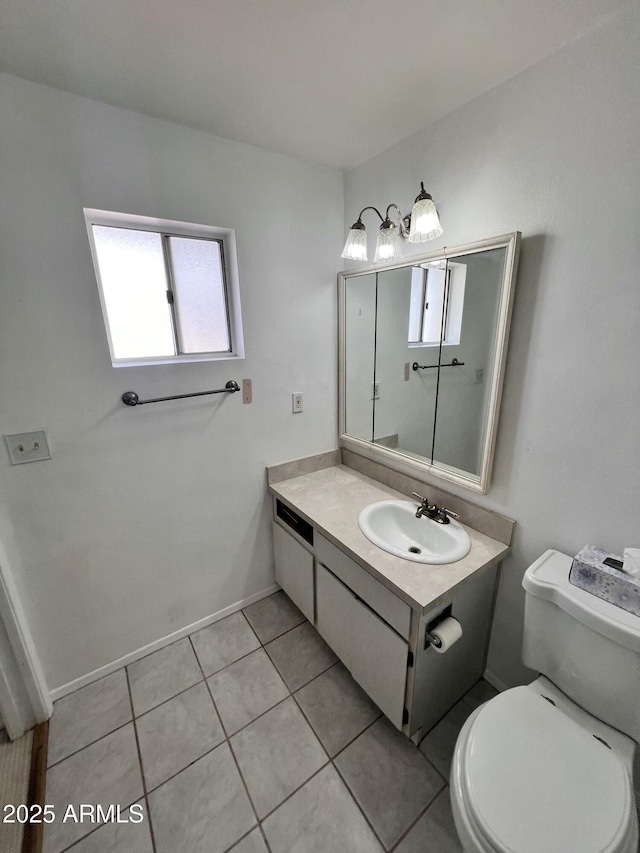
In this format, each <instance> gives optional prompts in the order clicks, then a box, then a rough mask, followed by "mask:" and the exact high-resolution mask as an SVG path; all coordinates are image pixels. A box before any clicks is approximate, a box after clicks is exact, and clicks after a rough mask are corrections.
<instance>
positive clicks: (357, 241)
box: [340, 228, 367, 261]
mask: <svg viewBox="0 0 640 853" xmlns="http://www.w3.org/2000/svg"><path fill="white" fill-rule="evenodd" d="M340 257H341V258H346V259H347V260H348V261H366V260H367V232H366V231H365V230H364V228H352V229H351V230H350V231H349V233H348V235H347V242H346V243H345V244H344V249H343V250H342V254H341V255H340Z"/></svg>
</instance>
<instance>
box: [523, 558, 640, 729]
mask: <svg viewBox="0 0 640 853" xmlns="http://www.w3.org/2000/svg"><path fill="white" fill-rule="evenodd" d="M570 569H571V557H567V556H566V554H561V553H560V552H559V551H547V552H546V553H545V554H543V555H542V556H541V557H540V558H539V559H538V560H536V562H535V563H534V564H533V565H532V566H530V567H529V568H528V569H527V571H526V572H525V575H524V578H523V580H522V585H523V587H524V589H525V593H526V596H525V617H524V639H523V647H522V659H523V661H524V663H525V664H526V666H528V667H530V668H531V669H534V670H537V671H538V672H540V673H542V674H543V675H546V677H547V678H548V679H550V680H551V681H552V682H553V683H554V684H555V685H556V686H557V687H559V688H560V690H562V691H563V692H564V693H566V694H567V696H569V698H571V699H572V700H573V701H574V702H576V704H578V705H580V707H582V708H584V710H585V711H588V712H589V713H590V714H592V715H593V716H594V717H598V719H600V720H602V721H603V722H605V723H608V724H609V725H610V726H613V727H614V728H616V729H619V730H620V731H621V732H624V733H625V734H627V735H628V736H629V737H631V738H633V740H634V741H636V743H637V742H640V618H638V617H637V616H634V615H633V614H632V613H628V612H627V611H626V610H622V609H621V608H620V607H616V606H615V605H613V604H610V603H609V602H607V601H603V600H602V599H601V598H597V597H596V596H595V595H591V594H590V593H588V592H585V591H584V590H582V589H578V588H577V587H575V586H573V585H572V584H570V583H569V570H570Z"/></svg>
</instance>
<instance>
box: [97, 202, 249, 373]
mask: <svg viewBox="0 0 640 853" xmlns="http://www.w3.org/2000/svg"><path fill="white" fill-rule="evenodd" d="M84 213H85V219H86V222H87V231H88V233H89V242H90V244H91V254H92V257H93V265H94V267H95V272H96V279H97V282H98V290H99V292H100V301H101V303H102V312H103V315H104V322H105V326H106V330H107V338H108V340H109V348H110V351H111V361H112V364H113V366H114V367H126V366H131V365H136V364H168V363H173V362H181V361H186V362H189V361H214V360H219V359H229V358H244V342H243V336H242V318H241V314H240V294H239V288H238V275H237V262H236V253H235V235H234V232H233V231H232V230H231V229H229V228H214V227H211V226H206V225H192V224H190V223H186V222H172V221H169V220H161V219H149V218H147V217H143V216H127V215H125V214H120V213H110V212H108V211H104V210H87V209H85V212H84Z"/></svg>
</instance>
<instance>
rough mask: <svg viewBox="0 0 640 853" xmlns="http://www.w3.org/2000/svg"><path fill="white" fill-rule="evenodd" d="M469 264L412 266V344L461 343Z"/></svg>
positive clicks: (434, 345) (410, 318)
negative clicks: (467, 266) (467, 265)
mask: <svg viewBox="0 0 640 853" xmlns="http://www.w3.org/2000/svg"><path fill="white" fill-rule="evenodd" d="M466 274H467V268H466V266H465V265H464V264H452V263H449V264H447V265H446V267H442V268H441V265H440V264H439V263H438V264H424V265H423V266H419V267H413V269H412V270H411V296H410V302H409V335H408V340H409V346H414V347H436V346H440V344H441V343H442V345H443V346H447V345H449V346H453V345H457V344H459V343H460V333H461V331H462V309H463V307H464V287H465V279H466Z"/></svg>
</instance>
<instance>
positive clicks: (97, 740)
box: [47, 700, 133, 773]
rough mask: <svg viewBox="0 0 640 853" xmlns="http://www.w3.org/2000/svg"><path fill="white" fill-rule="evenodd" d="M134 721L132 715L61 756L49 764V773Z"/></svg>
mask: <svg viewBox="0 0 640 853" xmlns="http://www.w3.org/2000/svg"><path fill="white" fill-rule="evenodd" d="M129 701H131V700H129ZM132 722H133V717H131V719H130V720H127V722H126V723H122V725H120V726H116V727H115V729H111V730H110V731H108V732H105V733H104V734H103V735H100V737H98V738H96V739H95V740H92V741H91V742H90V743H87V744H85V745H84V746H81V747H80V748H79V749H76V750H74V751H73V752H70V753H69V754H68V755H65V757H64V758H60V759H59V760H58V761H54V763H53V764H49V765H47V773H48V772H49V771H50V770H53V768H54V767H57V766H58V765H59V764H62V762H63V761H66V760H67V759H68V758H73V756H74V755H77V754H78V753H79V752H82V750H83V749H88V748H89V747H90V746H95V744H96V743H99V742H100V741H101V740H103V739H104V738H106V737H109V735H113V734H115V733H116V732H119V731H120V729H124V728H125V727H126V726H128V725H129V723H132Z"/></svg>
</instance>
